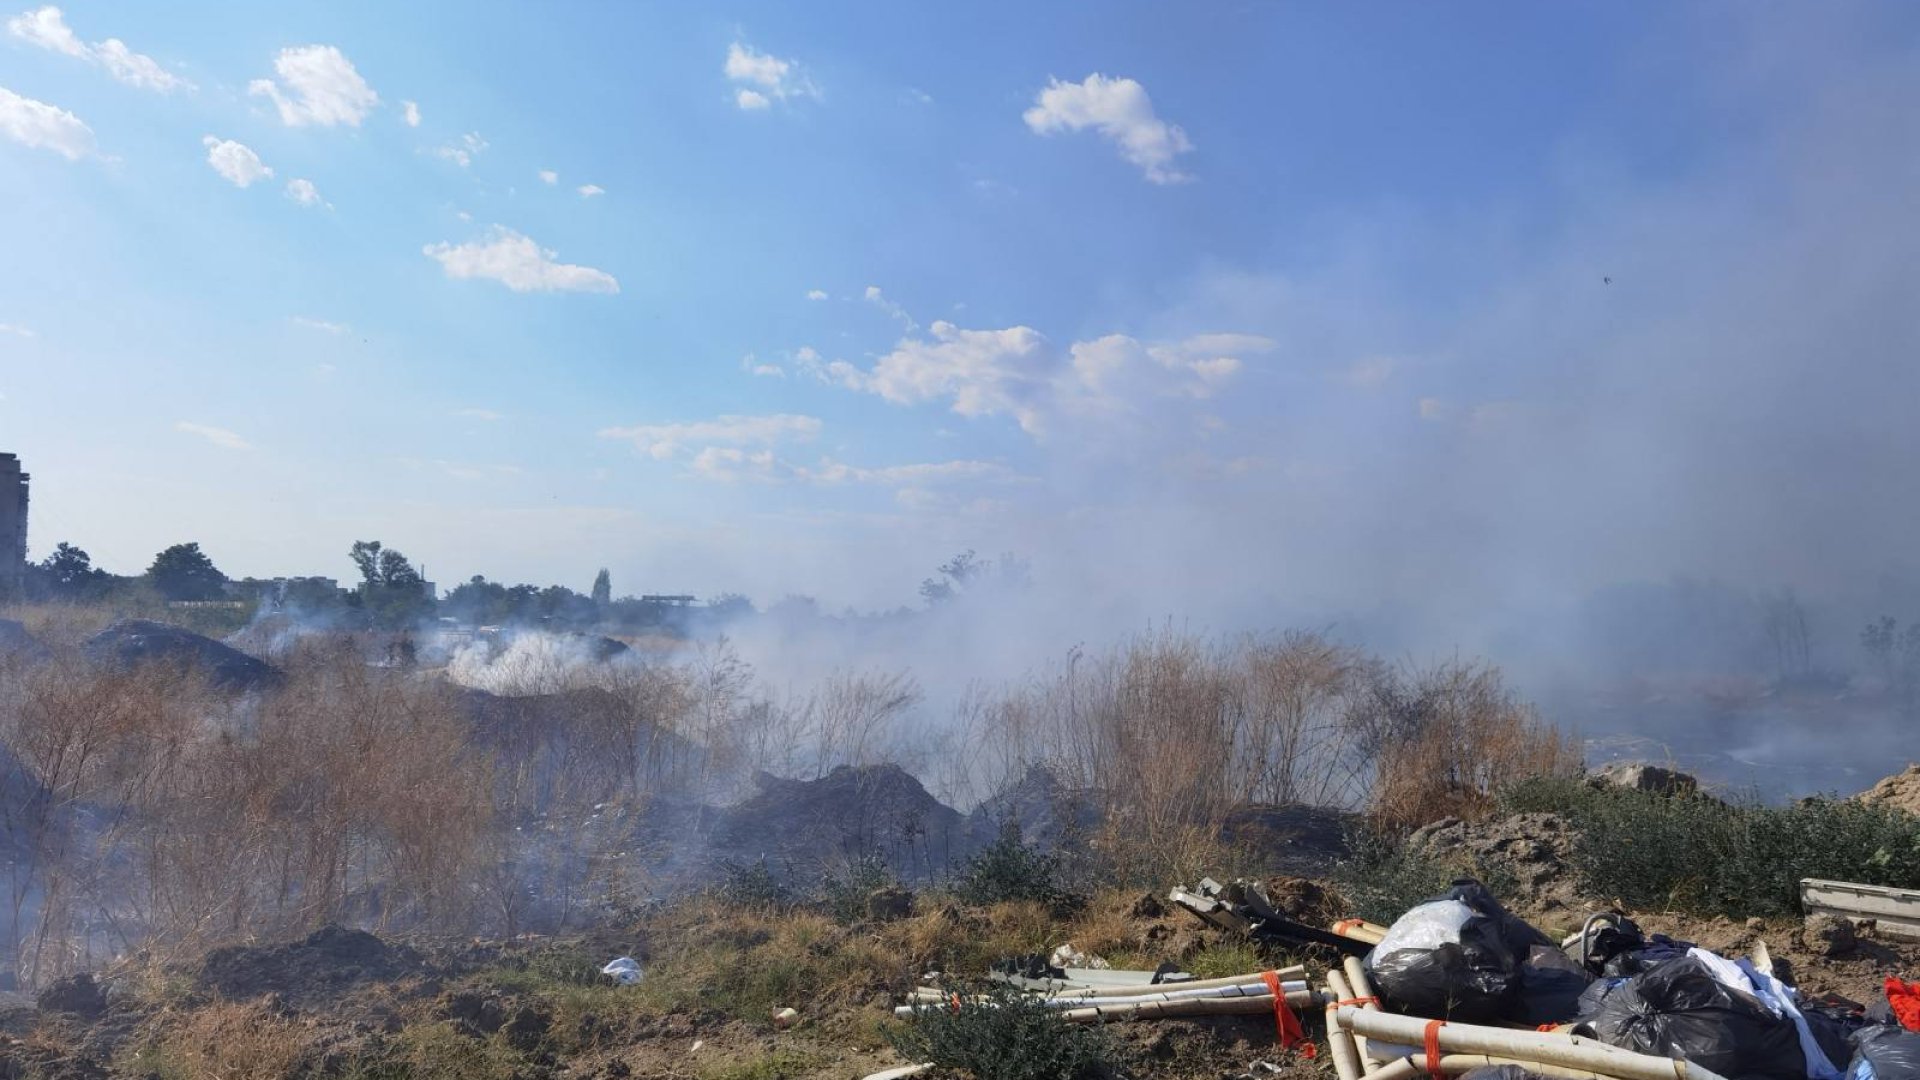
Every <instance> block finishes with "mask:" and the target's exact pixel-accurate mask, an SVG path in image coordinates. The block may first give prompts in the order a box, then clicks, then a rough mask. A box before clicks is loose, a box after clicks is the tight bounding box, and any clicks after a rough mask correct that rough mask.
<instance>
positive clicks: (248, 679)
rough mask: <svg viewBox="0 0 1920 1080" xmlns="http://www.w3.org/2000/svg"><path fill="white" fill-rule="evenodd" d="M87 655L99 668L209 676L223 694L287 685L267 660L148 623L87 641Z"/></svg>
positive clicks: (123, 625)
mask: <svg viewBox="0 0 1920 1080" xmlns="http://www.w3.org/2000/svg"><path fill="white" fill-rule="evenodd" d="M86 654H87V657H88V659H91V660H93V661H94V662H95V663H100V664H110V665H113V666H116V667H128V668H130V667H139V666H142V665H146V664H164V665H167V666H170V667H176V668H190V669H196V670H200V671H204V672H206V674H207V677H208V678H209V679H211V680H212V682H213V685H215V686H217V687H219V688H221V689H222V690H233V691H237V692H241V693H245V692H247V691H250V690H271V689H273V688H275V687H277V686H279V685H280V684H281V683H282V682H284V681H285V679H286V677H285V676H284V675H282V674H281V673H280V669H278V668H276V667H274V666H273V665H272V664H269V663H267V662H266V661H264V660H259V659H256V658H254V657H251V656H248V655H247V654H246V653H243V652H241V651H240V650H238V649H236V648H233V647H232V646H229V645H223V644H221V643H220V642H218V641H215V640H213V639H212V638H210V637H203V636H201V635H199V634H196V633H194V632H193V631H191V630H183V629H181V628H180V627H178V626H169V625H167V624H166V623H159V622H153V621H151V620H149V619H125V620H122V621H120V622H117V623H114V624H113V625H112V626H109V627H107V628H106V629H105V630H102V631H100V632H99V633H98V634H95V635H94V636H92V637H90V638H88V639H87V644H86Z"/></svg>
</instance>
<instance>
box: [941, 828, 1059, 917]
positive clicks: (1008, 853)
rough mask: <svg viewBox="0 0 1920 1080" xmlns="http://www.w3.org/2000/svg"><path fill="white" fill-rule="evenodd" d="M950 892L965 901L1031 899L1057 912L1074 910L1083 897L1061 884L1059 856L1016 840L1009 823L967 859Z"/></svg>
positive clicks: (1018, 836) (972, 902) (981, 902)
mask: <svg viewBox="0 0 1920 1080" xmlns="http://www.w3.org/2000/svg"><path fill="white" fill-rule="evenodd" d="M953 894H954V895H955V896H957V897H959V898H960V900H961V901H962V902H964V903H968V904H979V905H987V904H998V903H1002V902H1004V901H1008V900H1032V901H1037V902H1039V903H1042V904H1046V905H1047V906H1048V907H1050V908H1053V909H1054V910H1055V911H1058V912H1070V911H1075V910H1078V909H1079V908H1081V907H1084V906H1085V905H1086V898H1085V897H1083V896H1080V895H1079V894H1077V893H1074V892H1072V891H1071V890H1069V889H1068V888H1067V887H1066V886H1065V885H1064V884H1063V883H1062V875H1061V869H1060V856H1058V855H1054V854H1050V853H1047V852H1043V851H1039V850H1036V849H1034V848H1031V847H1028V846H1027V845H1026V844H1023V843H1021V842H1020V830H1019V828H1018V827H1017V826H1014V825H1009V826H1008V827H1006V828H1004V829H1002V830H1001V831H1000V838H999V839H997V840H995V841H994V842H993V843H992V844H991V845H989V846H988V847H987V848H986V850H984V851H982V852H980V853H979V854H977V855H975V856H973V857H972V858H970V859H968V860H967V862H966V865H965V866H964V867H962V868H961V870H960V874H959V876H958V877H956V878H955V879H954V882H953Z"/></svg>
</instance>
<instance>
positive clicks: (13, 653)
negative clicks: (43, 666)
mask: <svg viewBox="0 0 1920 1080" xmlns="http://www.w3.org/2000/svg"><path fill="white" fill-rule="evenodd" d="M50 655H51V654H50V653H48V652H47V647H46V646H45V645H42V644H40V643H39V642H38V641H35V640H34V638H33V635H32V634H29V633H27V628H26V626H25V625H24V624H22V623H19V622H16V621H14V620H12V619H0V659H4V658H7V657H13V658H15V659H20V660H30V661H36V662H37V661H40V660H45V659H47V657H48V656H50Z"/></svg>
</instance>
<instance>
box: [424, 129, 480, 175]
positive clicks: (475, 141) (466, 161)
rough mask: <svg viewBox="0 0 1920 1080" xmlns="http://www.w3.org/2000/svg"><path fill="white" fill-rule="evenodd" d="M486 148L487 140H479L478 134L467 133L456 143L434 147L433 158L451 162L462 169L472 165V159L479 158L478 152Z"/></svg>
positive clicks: (475, 132)
mask: <svg viewBox="0 0 1920 1080" xmlns="http://www.w3.org/2000/svg"><path fill="white" fill-rule="evenodd" d="M486 148H487V140H485V139H483V138H481V137H480V133H479V132H477V131H469V132H467V133H466V134H465V135H462V136H460V140H459V141H458V142H450V143H448V144H446V145H445V146H438V147H435V148H434V151H433V156H434V157H437V158H440V159H441V160H443V161H451V162H453V163H454V164H455V165H458V166H460V167H461V168H463V169H464V168H466V167H468V166H470V165H472V164H473V159H474V158H476V157H479V156H480V151H482V150H485V149H486Z"/></svg>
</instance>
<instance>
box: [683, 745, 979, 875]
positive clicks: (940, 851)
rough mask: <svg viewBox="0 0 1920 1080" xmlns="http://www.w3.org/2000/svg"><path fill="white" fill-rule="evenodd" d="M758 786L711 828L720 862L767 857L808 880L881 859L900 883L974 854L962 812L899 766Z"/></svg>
mask: <svg viewBox="0 0 1920 1080" xmlns="http://www.w3.org/2000/svg"><path fill="white" fill-rule="evenodd" d="M754 784H755V786H756V787H757V788H758V790H756V791H755V792H754V793H753V794H752V795H751V796H749V797H748V798H747V799H745V800H744V801H742V802H740V803H737V804H735V805H733V806H729V807H727V808H725V809H723V810H721V811H720V813H719V815H718V818H717V820H716V821H715V822H714V829H713V834H712V837H711V840H710V843H711V847H712V849H713V852H714V854H715V855H716V856H718V857H719V858H721V859H732V860H754V859H760V858H764V859H765V860H766V861H767V864H768V866H769V867H770V868H773V869H775V870H776V871H785V870H789V869H790V870H791V871H792V872H793V873H794V874H796V875H799V876H802V877H804V876H810V875H813V874H816V873H818V872H819V871H820V870H822V869H825V868H829V867H832V866H834V865H836V864H838V863H841V862H844V861H845V860H846V859H848V858H850V857H856V856H864V855H869V854H877V855H879V856H880V857H881V858H883V859H885V860H886V861H887V864H888V866H889V867H891V868H892V870H893V872H894V873H895V874H897V875H898V876H899V877H900V878H901V879H902V880H904V881H924V880H927V879H929V878H931V877H932V876H933V875H934V874H935V873H937V872H939V871H941V870H943V869H944V868H946V867H947V866H949V865H950V864H951V863H952V862H953V861H955V860H957V859H960V858H963V857H964V856H965V855H966V854H968V853H969V852H970V851H971V850H972V845H971V841H970V839H969V838H968V836H967V830H966V827H965V820H964V819H963V818H961V816H960V812H959V811H957V810H955V809H953V808H952V807H950V806H947V805H946V804H944V803H942V802H940V800H938V799H936V798H934V797H933V796H932V795H930V794H928V793H927V789H926V788H924V787H922V786H921V785H920V781H918V780H916V779H914V777H913V774H912V773H909V772H907V771H906V770H905V769H902V768H900V767H899V766H898V765H866V766H859V767H855V766H851V765H842V766H840V767H838V768H836V769H834V770H833V771H832V772H830V773H828V774H827V775H825V776H823V777H820V778H819V779H817V780H784V779H781V778H780V777H777V776H772V775H769V774H767V773H761V774H760V775H758V776H756V777H754Z"/></svg>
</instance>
